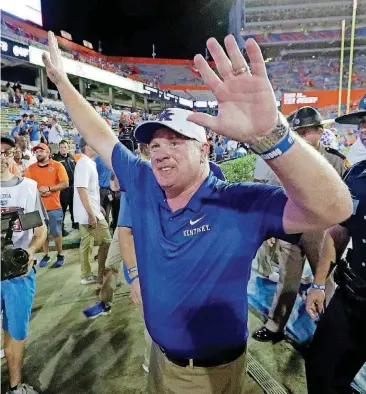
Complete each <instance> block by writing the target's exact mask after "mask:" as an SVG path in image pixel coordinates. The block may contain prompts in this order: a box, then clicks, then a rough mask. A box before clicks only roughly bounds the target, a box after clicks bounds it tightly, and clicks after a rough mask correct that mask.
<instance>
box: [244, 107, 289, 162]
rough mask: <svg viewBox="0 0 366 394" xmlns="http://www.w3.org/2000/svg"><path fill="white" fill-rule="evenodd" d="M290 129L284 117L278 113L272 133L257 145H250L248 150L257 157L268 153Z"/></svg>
mask: <svg viewBox="0 0 366 394" xmlns="http://www.w3.org/2000/svg"><path fill="white" fill-rule="evenodd" d="M289 130H290V127H289V125H288V122H287V120H286V118H285V117H284V115H282V113H281V112H278V118H277V125H276V127H275V128H274V130H272V132H271V133H270V134H268V135H266V136H265V137H263V138H262V139H261V140H260V141H259V142H258V143H256V144H254V145H251V146H250V149H251V150H252V151H253V152H254V153H256V154H257V155H262V154H263V153H267V152H269V151H270V150H271V149H272V148H274V147H275V146H276V145H277V144H278V143H279V142H280V141H281V140H282V139H284V138H285V136H286V135H287V134H288V132H289Z"/></svg>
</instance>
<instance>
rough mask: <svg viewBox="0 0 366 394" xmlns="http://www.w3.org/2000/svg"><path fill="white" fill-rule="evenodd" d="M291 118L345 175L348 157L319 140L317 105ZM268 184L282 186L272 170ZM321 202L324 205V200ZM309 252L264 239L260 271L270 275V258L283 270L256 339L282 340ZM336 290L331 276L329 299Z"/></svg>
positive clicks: (277, 241) (263, 340) (328, 283)
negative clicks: (271, 243) (272, 243)
mask: <svg viewBox="0 0 366 394" xmlns="http://www.w3.org/2000/svg"><path fill="white" fill-rule="evenodd" d="M291 120H292V128H293V130H295V131H296V132H297V134H299V136H300V137H302V138H303V139H304V140H305V141H306V142H307V143H309V144H310V145H312V146H313V147H314V148H315V149H316V150H317V151H318V152H320V153H321V154H322V155H323V156H324V157H325V158H326V159H327V160H328V161H329V163H330V164H331V165H332V166H333V167H334V168H335V170H336V171H337V172H338V174H339V175H340V176H342V175H343V174H344V171H345V159H346V157H345V156H344V155H343V154H342V153H340V152H339V151H337V150H336V149H333V148H329V147H324V146H323V145H322V144H321V143H320V138H321V136H322V134H323V126H324V123H325V122H324V121H323V119H322V117H321V115H320V113H319V112H318V111H317V110H316V109H315V108H312V107H302V108H300V109H299V110H298V111H297V112H296V113H295V114H294V115H293V116H292V119H291ZM264 181H265V180H264ZM266 183H267V184H271V185H280V181H279V179H278V178H277V176H276V175H275V174H274V172H273V171H270V174H269V175H268V179H267V182H266ZM319 203H320V204H321V202H319ZM306 252H307V250H305V248H303V247H301V246H298V245H292V244H290V243H288V242H286V241H283V240H276V242H275V244H274V245H273V246H270V245H269V244H268V243H267V242H264V243H263V245H262V246H261V247H260V249H259V250H258V254H257V260H258V272H265V273H267V274H268V275H269V274H270V272H269V270H270V269H271V267H270V266H269V263H268V261H269V260H272V261H273V260H275V261H277V262H278V264H279V267H280V271H279V282H278V285H277V289H276V293H275V295H274V297H273V303H272V306H271V309H270V311H269V313H268V321H267V322H266V324H265V326H263V327H262V328H260V329H259V330H257V331H256V332H255V333H254V334H253V338H254V339H256V340H258V341H262V342H268V341H279V340H281V339H283V337H284V329H285V326H286V324H287V322H288V319H289V317H290V315H291V311H292V308H293V307H294V305H295V301H296V297H297V293H298V291H299V287H300V281H301V275H302V271H303V268H304V263H305V259H304V256H305V254H306ZM311 263H312V262H311ZM314 263H315V262H314ZM333 293H334V282H333V277H332V276H331V277H330V278H329V280H328V282H327V301H330V299H331V297H332V296H333Z"/></svg>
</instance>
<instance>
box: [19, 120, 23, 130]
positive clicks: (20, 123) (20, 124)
mask: <svg viewBox="0 0 366 394" xmlns="http://www.w3.org/2000/svg"><path fill="white" fill-rule="evenodd" d="M23 126H24V122H23V120H21V121H20V122H19V127H20V128H22V127H23Z"/></svg>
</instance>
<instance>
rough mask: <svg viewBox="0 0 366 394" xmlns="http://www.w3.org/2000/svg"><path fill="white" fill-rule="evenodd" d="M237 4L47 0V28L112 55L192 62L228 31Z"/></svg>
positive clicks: (204, 0) (225, 0)
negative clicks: (208, 43)
mask: <svg viewBox="0 0 366 394" xmlns="http://www.w3.org/2000/svg"><path fill="white" fill-rule="evenodd" d="M231 4H232V0H42V12H43V24H44V28H45V29H47V30H49V29H50V30H53V31H55V32H56V34H60V30H65V31H67V32H69V33H70V34H71V35H72V37H73V41H74V42H77V43H82V40H83V39H85V40H87V41H90V42H91V43H92V44H93V46H94V49H98V40H101V42H102V49H103V53H104V54H106V55H119V56H134V57H151V54H152V44H155V47H156V54H157V57H160V58H174V59H182V58H183V59H192V58H193V56H194V55H195V54H196V53H202V54H203V55H204V51H205V43H206V40H207V38H209V37H210V36H215V37H216V38H218V39H219V40H220V41H222V40H223V38H224V36H225V35H226V34H227V31H228V19H229V17H228V15H229V9H230V6H231Z"/></svg>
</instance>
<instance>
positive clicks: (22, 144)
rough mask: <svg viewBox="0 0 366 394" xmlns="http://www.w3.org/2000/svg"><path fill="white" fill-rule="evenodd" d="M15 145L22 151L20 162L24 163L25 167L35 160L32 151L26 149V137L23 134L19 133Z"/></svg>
mask: <svg viewBox="0 0 366 394" xmlns="http://www.w3.org/2000/svg"><path fill="white" fill-rule="evenodd" d="M16 146H17V148H19V149H20V151H21V153H22V162H23V163H24V166H25V168H28V167H29V166H30V165H31V164H33V163H35V162H36V161H37V159H36V157H35V156H34V154H33V152H32V151H31V150H30V149H28V138H27V137H26V136H25V135H20V136H19V137H18V138H17V143H16Z"/></svg>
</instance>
